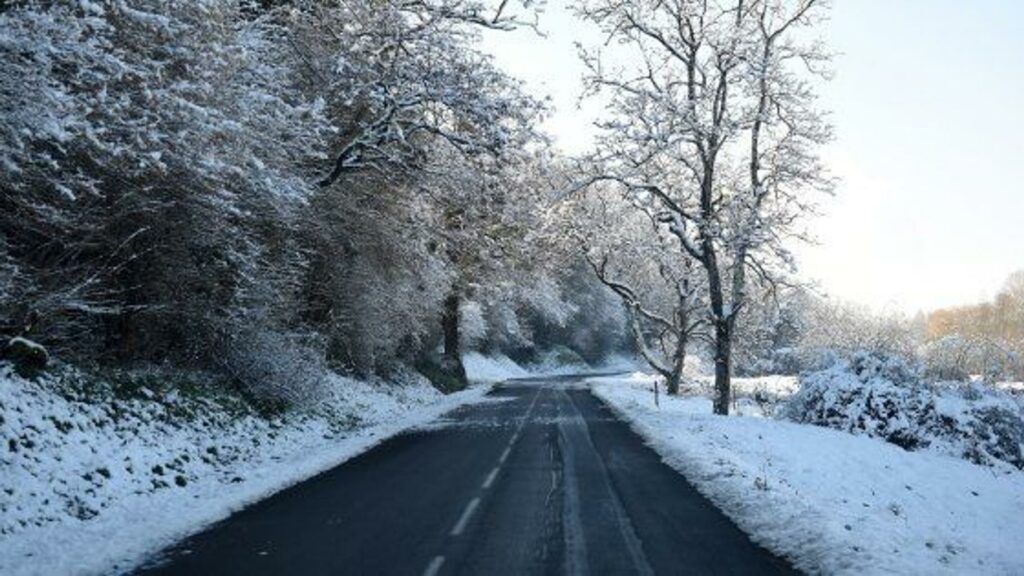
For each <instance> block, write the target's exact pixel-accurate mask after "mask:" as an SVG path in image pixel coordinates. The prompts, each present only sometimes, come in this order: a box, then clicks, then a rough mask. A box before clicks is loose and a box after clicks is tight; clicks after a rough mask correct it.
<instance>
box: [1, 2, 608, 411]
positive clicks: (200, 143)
mask: <svg viewBox="0 0 1024 576" xmlns="http://www.w3.org/2000/svg"><path fill="white" fill-rule="evenodd" d="M535 17H536V14H535V13H534V11H533V7H532V6H531V5H530V2H525V3H507V2H502V3H500V5H498V4H495V5H493V6H492V5H487V4H485V3H483V2H474V1H464V0H374V1H371V2H366V1H364V0H337V1H330V0H294V1H282V2H266V1H264V2H256V1H245V0H213V1H210V2H192V1H185V0H137V1H131V2H101V1H96V2H62V1H31V0H29V1H24V2H13V3H5V5H4V7H3V9H2V11H0V32H2V34H0V52H2V58H0V79H2V82H0V91H2V95H0V106H2V111H0V189H2V190H0V232H2V234H0V325H3V326H4V329H3V330H2V331H3V332H4V333H5V334H7V335H8V336H10V335H17V334H22V333H26V332H27V331H29V324H31V327H30V331H31V336H32V337H34V338H36V339H38V340H39V341H41V342H44V343H45V344H46V345H47V346H48V347H50V348H51V349H53V350H55V351H57V352H58V353H59V354H60V355H61V356H62V357H64V358H67V359H70V360H75V361H90V362H100V363H115V364H133V363H144V362H158V363H160V362H168V363H172V364H174V365H184V366H195V367H199V368H203V369H213V370H218V371H221V372H223V373H225V374H227V375H229V376H232V377H234V378H236V379H237V380H239V381H242V382H244V383H246V385H248V386H250V387H253V388H256V389H260V390H262V391H263V392H264V393H266V394H268V395H271V396H281V397H284V398H285V399H289V398H293V397H295V396H297V395H301V394H302V393H303V391H304V390H307V389H308V388H309V384H307V383H306V382H308V381H309V380H311V379H315V378H314V376H315V374H316V371H317V370H321V369H323V368H324V367H325V366H326V367H331V368H335V369H339V370H344V371H346V372H354V373H359V374H369V373H386V372H387V371H389V370H392V369H394V368H396V367H398V366H401V365H412V364H421V363H424V362H426V363H434V364H440V365H441V366H440V368H441V372H442V373H444V374H446V375H447V376H448V377H449V378H450V379H453V382H454V385H458V383H459V381H460V380H462V379H464V374H463V371H462V369H461V361H460V360H459V356H458V352H457V350H458V347H459V344H460V342H459V341H460V335H459V327H460V316H464V315H466V314H469V316H471V318H469V320H473V319H474V318H475V319H476V320H478V322H477V323H478V324H479V323H480V322H483V321H486V330H485V332H486V333H485V334H483V335H481V334H478V335H477V339H478V340H485V341H484V342H478V345H479V346H484V347H487V346H491V347H501V348H503V349H506V350H510V351H520V352H522V351H524V350H525V351H530V350H532V349H534V348H535V347H536V344H537V343H538V342H539V343H541V344H543V343H544V342H546V341H547V340H552V339H560V340H562V341H566V342H571V341H573V340H574V339H575V340H576V341H578V343H580V345H579V346H578V348H580V349H581V350H584V351H586V352H587V353H589V354H591V355H600V354H603V353H605V352H607V350H608V349H609V348H612V347H616V346H619V345H620V343H619V342H616V341H615V337H614V336H608V337H602V336H600V335H591V336H587V335H585V334H584V332H586V331H587V328H588V327H597V326H600V325H602V323H604V324H607V325H609V326H610V328H609V330H608V332H610V333H614V332H616V328H615V325H616V322H618V320H617V314H618V312H617V311H616V310H615V309H614V308H613V307H609V305H608V301H606V300H602V304H601V305H599V306H596V307H592V308H591V309H592V310H597V311H600V310H604V311H605V314H604V316H601V315H593V316H591V315H587V317H585V318H577V322H575V323H574V325H575V326H577V327H582V328H578V329H577V328H573V327H569V326H568V320H569V318H570V317H571V316H573V315H574V314H575V315H577V316H578V315H579V311H580V309H581V306H580V304H579V303H574V302H573V298H577V299H578V300H580V301H581V302H583V301H586V300H587V299H592V297H593V296H594V285H593V283H592V282H591V281H590V279H589V278H587V277H586V276H583V275H580V274H575V275H574V273H573V272H572V271H569V272H562V271H561V270H559V272H558V274H555V273H554V272H553V271H552V268H551V266H549V265H548V263H547V262H546V261H545V259H543V258H540V257H538V254H540V253H541V252H542V251H544V250H545V241H544V240H543V239H542V238H540V237H539V233H538V231H539V230H541V228H542V226H541V225H540V224H539V218H540V217H541V212H540V211H538V210H536V209H534V207H535V206H537V205H538V204H539V203H541V202H542V198H541V196H542V195H543V194H544V193H545V188H544V187H543V186H541V185H540V179H543V176H542V174H543V173H544V170H543V166H544V165H545V164H546V163H547V162H548V160H547V158H548V152H547V148H546V145H545V142H544V138H543V135H542V134H540V133H539V132H538V131H537V122H538V121H539V119H540V118H541V117H542V115H543V114H544V113H545V109H544V106H543V104H542V103H541V102H540V101H539V100H537V99H535V98H534V97H532V96H530V95H529V94H527V93H525V92H524V90H523V89H522V87H521V86H520V84H519V82H518V81H516V80H514V79H512V78H510V77H509V76H507V75H506V74H505V73H504V72H502V71H501V70H500V69H498V68H497V67H496V66H495V64H494V63H493V61H492V60H491V58H490V57H489V56H488V55H486V54H484V53H483V52H481V51H480V49H479V48H478V47H477V40H478V38H479V35H480V34H481V33H482V31H483V30H493V31H502V30H510V29H514V28H516V27H518V26H532V25H533V24H534V22H535ZM574 283H575V285H577V286H583V288H582V289H579V290H576V289H573V290H565V289H564V287H565V286H572V285H574ZM587 287H589V288H587ZM565 294H568V296H565ZM576 295H580V296H576ZM596 297H597V299H598V300H601V298H602V297H601V296H600V295H598V296H596ZM30 318H31V319H32V321H29V319H30ZM462 323H463V324H464V323H465V321H463V322H462ZM588 323H589V325H588ZM478 332H479V330H478ZM535 340H536V342H535ZM439 343H440V344H442V348H443V350H442V352H443V354H440V356H439V354H438V350H437V346H438V344H439Z"/></svg>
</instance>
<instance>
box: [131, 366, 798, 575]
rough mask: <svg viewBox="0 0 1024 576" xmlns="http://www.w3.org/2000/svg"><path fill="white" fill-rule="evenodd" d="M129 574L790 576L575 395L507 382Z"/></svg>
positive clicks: (570, 385) (577, 390) (564, 383)
mask: <svg viewBox="0 0 1024 576" xmlns="http://www.w3.org/2000/svg"><path fill="white" fill-rule="evenodd" d="M490 397H491V398H492V399H494V400H495V401H493V402H485V403H482V404H477V405H472V406H466V407H463V408H461V409H458V410H456V411H454V412H452V413H450V414H448V415H447V416H446V417H445V418H444V419H442V420H441V421H440V422H438V423H437V424H436V425H433V426H430V427H428V428H425V429H420V430H416V431H412V432H409V433H406V434H403V435H400V436H398V437H395V438H393V439H391V440H389V441H387V442H384V443H383V444H381V445H380V446H378V447H377V448H376V449H374V450H371V451H369V452H367V453H365V454H363V455H361V456H359V457H357V458H354V459H352V460H350V461H348V462H346V463H345V464H342V465H341V466H338V467H337V468H334V469H332V470H330V471H328V472H325V473H323V474H320V475H319V476H317V477H315V478H313V479H311V480H309V481H306V482H304V483H302V484H299V485H297V486H294V487H292V488H290V489H288V490H285V491H283V492H280V493H278V494H276V495H275V496H272V497H270V498H268V499H266V500H264V501H262V502H260V503H258V504H255V505H253V506H251V507H249V508H247V509H245V510H243V511H241V512H239V513H237V514H235V515H234V516H231V517H230V518H228V519H226V520H224V521H223V522H221V523H219V524H216V525H214V526H213V527H211V528H210V529H208V530H206V531H205V532H202V533H199V534H197V535H195V536H193V537H191V538H189V539H186V540H184V541H182V542H180V543H179V544H178V545H176V546H174V547H172V548H170V549H168V550H166V551H164V552H163V553H162V554H161V555H160V556H159V557H158V558H156V559H154V560H153V561H152V562H150V563H149V564H148V565H146V566H144V567H142V568H141V569H139V570H138V571H137V573H138V574H167V575H177V574H182V575H186V574H187V575H198V574H211V575H213V574H216V575H226V574H246V575H254V574H331V575H338V574H396V575H397V574H408V575H420V574H423V575H427V576H436V575H445V574H482V575H488V576H490V575H504V574H517V575H519V574H572V575H587V574H595V575H597V574H644V575H646V574H792V573H795V572H794V570H793V569H792V568H791V567H790V566H789V565H788V564H787V563H785V562H784V561H783V560H781V559H779V558H777V557H775V556H773V555H771V554H770V553H768V552H767V551H765V550H764V549H762V548H760V547H758V546H756V545H754V544H753V543H751V541H750V539H749V538H748V537H747V536H746V535H745V534H744V533H743V532H741V531H740V530H739V529H738V528H737V527H736V526H735V525H734V524H733V523H732V522H731V521H729V519H728V518H726V517H725V516H724V515H723V514H722V513H721V512H720V511H718V510H717V509H716V508H715V507H714V506H712V505H711V504H710V503H709V502H708V501H707V500H706V499H705V498H704V497H702V496H701V495H700V494H699V493H698V492H697V491H696V490H695V489H694V488H693V487H692V486H691V485H690V484H689V483H688V482H687V481H686V480H685V479H684V478H683V477H682V476H680V475H679V474H677V473H676V472H675V471H674V470H672V469H671V468H669V467H668V466H667V465H666V464H664V463H663V462H662V461H661V458H660V457H659V456H658V455H657V454H656V453H655V452H654V451H653V450H651V449H650V448H648V447H647V446H645V445H644V443H643V441H642V440H641V439H640V438H639V437H638V436H637V435H636V434H635V433H634V432H633V431H632V430H630V428H629V426H628V425H627V424H625V423H624V422H622V421H621V420H619V419H618V418H617V417H616V416H615V415H614V414H613V413H612V412H611V411H610V410H609V409H608V408H607V407H606V406H605V405H604V404H603V403H601V401H600V400H598V399H597V398H595V397H594V396H593V395H591V394H590V392H589V391H587V390H586V389H585V387H583V386H581V385H580V384H579V378H578V377H565V378H553V379H537V380H528V381H515V382H509V383H506V384H504V385H501V386H499V387H497V388H496V389H495V390H494V391H493V392H492V393H491V395H490Z"/></svg>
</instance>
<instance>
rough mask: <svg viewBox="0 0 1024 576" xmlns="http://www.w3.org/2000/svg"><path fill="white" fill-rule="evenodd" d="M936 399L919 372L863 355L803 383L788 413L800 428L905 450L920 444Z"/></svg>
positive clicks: (885, 358)
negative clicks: (847, 435) (858, 436)
mask: <svg viewBox="0 0 1024 576" xmlns="http://www.w3.org/2000/svg"><path fill="white" fill-rule="evenodd" d="M929 401H930V396H929V394H928V391H927V390H926V389H925V387H924V385H923V384H922V383H921V381H920V378H919V375H918V373H917V371H916V370H914V369H913V368H912V367H910V366H909V365H907V363H906V362H905V361H903V360H902V359H900V358H898V357H895V356H889V355H884V354H857V355H855V356H854V358H853V360H852V361H851V362H846V361H839V362H837V363H836V364H834V365H833V366H832V367H831V368H828V369H826V370H822V371H819V372H814V373H812V374H809V375H806V376H804V377H803V378H802V379H801V386H800V390H799V391H798V392H797V393H796V394H795V395H793V397H792V398H791V399H790V401H789V402H788V403H787V404H786V405H785V406H784V407H783V415H784V416H785V417H786V418H788V419H790V420H794V421H796V422H802V423H807V424H816V425H819V426H827V427H829V428H837V429H839V430H845V431H847V432H853V433H858V434H867V435H869V436H875V437H879V438H882V439H884V440H886V441H887V442H892V443H893V444H897V445H899V446H902V447H904V448H910V449H912V448H916V447H918V446H919V444H920V440H919V439H920V437H921V432H920V429H921V428H922V427H924V426H926V425H927V418H926V417H925V415H926V414H927V412H928V411H929Z"/></svg>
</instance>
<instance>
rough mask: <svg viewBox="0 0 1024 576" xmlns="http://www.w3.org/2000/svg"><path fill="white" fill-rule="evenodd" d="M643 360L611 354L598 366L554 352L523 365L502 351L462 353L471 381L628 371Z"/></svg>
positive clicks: (489, 381)
mask: <svg viewBox="0 0 1024 576" xmlns="http://www.w3.org/2000/svg"><path fill="white" fill-rule="evenodd" d="M638 364H639V361H638V360H637V359H636V358H630V357H626V356H611V357H608V358H606V359H604V361H602V362H601V363H600V364H598V365H596V366H591V365H588V364H585V363H583V362H582V360H580V361H579V362H578V363H566V362H564V361H563V360H562V359H560V358H557V357H555V356H554V355H547V356H546V357H544V358H543V359H542V361H541V362H539V363H537V364H529V365H526V366H522V365H520V364H518V363H516V362H515V361H514V360H512V359H511V358H509V357H508V356H505V355H502V354H490V355H484V354H481V353H479V352H467V353H465V354H463V355H462V365H463V367H465V369H466V377H467V378H469V380H470V381H471V382H479V383H493V382H501V381H503V380H511V379H515V378H538V377H543V376H558V375H565V374H582V373H605V372H628V371H632V370H636V369H637V366H638Z"/></svg>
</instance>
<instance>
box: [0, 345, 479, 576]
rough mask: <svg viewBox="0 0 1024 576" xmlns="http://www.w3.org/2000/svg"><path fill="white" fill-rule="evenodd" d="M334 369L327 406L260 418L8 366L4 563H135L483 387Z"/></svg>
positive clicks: (213, 403)
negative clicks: (26, 375)
mask: <svg viewBox="0 0 1024 576" xmlns="http://www.w3.org/2000/svg"><path fill="white" fill-rule="evenodd" d="M76 378H78V380H76ZM329 378H330V381H329V382H327V385H328V386H329V387H330V389H331V394H330V398H329V400H328V401H327V402H325V403H324V404H323V405H321V406H318V407H315V408H313V409H309V410H307V411H306V412H302V413H297V414H293V413H287V414H284V415H277V416H272V417H262V416H259V415H258V414H255V413H254V412H252V411H251V410H249V411H246V410H244V409H242V408H241V407H239V406H232V405H230V404H228V403H224V402H223V401H218V400H216V399H211V398H207V397H190V396H187V395H185V394H182V393H180V392H179V391H178V389H177V388H176V387H166V386H165V387H164V388H165V389H164V390H163V391H161V390H160V389H159V388H158V386H157V385H148V386H140V387H139V388H137V389H136V390H135V393H134V394H132V395H130V396H129V397H125V396H124V395H123V394H122V395H120V396H118V395H117V394H116V393H115V392H116V388H115V387H112V386H107V387H105V388H104V385H103V384H102V383H97V382H95V381H92V380H88V379H85V378H81V377H80V376H79V375H77V374H75V373H72V374H70V375H67V374H65V375H64V377H63V379H59V378H57V377H54V376H47V377H44V378H42V379H40V380H39V381H36V382H33V381H29V380H24V379H21V378H19V377H18V376H16V375H15V374H14V373H13V372H12V371H11V370H10V369H9V367H7V366H6V365H4V364H2V363H0V440H2V442H3V444H2V446H0V573H2V574H5V575H21V574H95V573H101V572H104V573H105V572H111V571H118V572H119V571H124V570H127V569H129V568H131V567H132V566H134V565H136V564H137V563H138V562H140V561H142V560H144V559H145V558H146V557H147V556H148V555H151V554H153V553H155V552H156V551H158V550H160V549H162V548H163V547H165V546H167V545H169V544H171V543H173V542H175V541H177V540H179V539H181V538H183V537H185V536H187V535H189V534H191V533H194V532H196V531H198V530H200V529H202V528H203V527H204V526H206V525H208V524H210V523H212V522H215V521H217V520H220V519H222V518H225V517H227V516H228V515H230V514H231V513H233V512H235V511H237V510H239V509H241V508H243V507H245V506H246V505H249V504H252V503H254V502H256V501H258V500H260V499H262V498H265V497H267V496H269V495H271V494H273V493H275V492H277V491H279V490H282V489H284V488H286V487H288V486H290V485H292V484H295V483H297V482H300V481H302V480H304V479H306V478H309V477H311V476H313V475H315V474H317V473H319V472H321V471H323V470H327V469H330V468H332V467H334V466H337V465H338V464H340V463H342V462H344V461H345V460H347V459H349V458H351V457H353V456H355V455H357V454H359V453H361V452H364V451H366V450H367V449H369V448H371V447H373V446H374V445H376V444H378V443H380V442H381V441H383V440H385V439H387V438H389V437H391V436H393V435H395V434H398V433H399V432H401V431H403V430H406V429H408V428H410V427H414V426H419V425H424V424H426V423H428V422H430V421H431V420H434V419H436V418H437V417H439V416H440V415H442V414H443V413H445V412H447V411H449V410H451V409H453V408H455V407H457V406H459V405H462V404H465V403H468V402H474V401H479V400H480V399H482V397H483V395H484V394H485V393H486V391H487V387H485V386H484V387H473V388H470V389H469V390H467V391H464V392H460V393H457V394H452V395H449V396H444V395H442V394H440V393H439V392H437V391H436V390H435V389H433V388H432V387H430V386H429V384H427V383H425V381H423V380H422V379H418V380H414V381H412V382H409V383H405V384H383V383H373V382H363V381H357V380H352V379H348V378H343V377H340V376H330V377H329ZM79 380H80V381H79ZM157 384H159V383H157ZM96 388H100V389H102V390H106V391H107V392H109V393H105V392H99V393H98V392H96ZM97 394H99V396H97Z"/></svg>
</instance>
